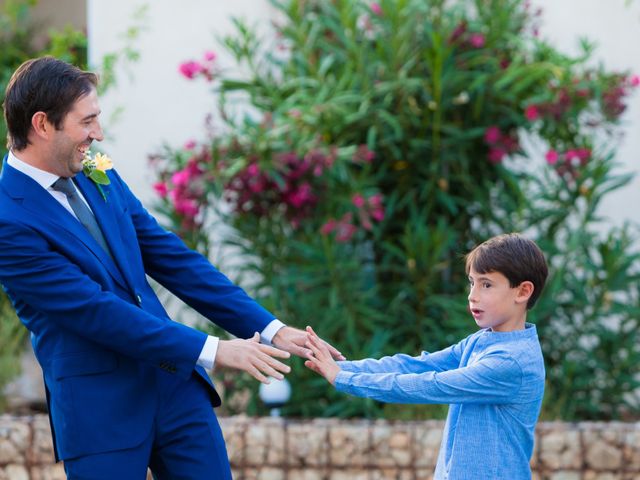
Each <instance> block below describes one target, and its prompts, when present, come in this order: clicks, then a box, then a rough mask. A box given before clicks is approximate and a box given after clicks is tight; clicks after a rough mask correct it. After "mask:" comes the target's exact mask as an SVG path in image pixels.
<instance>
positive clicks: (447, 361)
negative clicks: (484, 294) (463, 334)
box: [338, 338, 467, 373]
mask: <svg viewBox="0 0 640 480" xmlns="http://www.w3.org/2000/svg"><path fill="white" fill-rule="evenodd" d="M466 342H467V338H465V339H464V340H462V341H460V342H459V343H456V344H454V345H451V346H450V347H448V348H445V349H444V350H440V351H438V352H433V353H428V352H422V354H421V355H419V356H416V357H413V356H410V355H405V354H403V353H399V354H397V355H393V356H390V357H383V358H381V359H379V360H376V359H373V358H365V359H364V360H354V361H350V362H349V361H342V362H338V365H339V366H340V369H341V370H343V371H345V372H354V373H356V372H357V373H423V372H430V371H434V372H444V371H447V370H452V369H454V368H458V367H459V366H460V359H461V358H462V352H463V351H464V347H465V344H466Z"/></svg>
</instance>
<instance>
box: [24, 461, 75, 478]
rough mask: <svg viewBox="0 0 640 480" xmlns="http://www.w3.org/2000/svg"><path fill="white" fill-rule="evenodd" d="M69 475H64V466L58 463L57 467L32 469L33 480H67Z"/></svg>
mask: <svg viewBox="0 0 640 480" xmlns="http://www.w3.org/2000/svg"><path fill="white" fill-rule="evenodd" d="M66 479H67V475H66V474H65V473H64V465H63V464H62V463H56V464H55V465H49V466H39V467H32V468H31V480H66Z"/></svg>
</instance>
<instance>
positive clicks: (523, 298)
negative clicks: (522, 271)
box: [516, 280, 535, 303]
mask: <svg viewBox="0 0 640 480" xmlns="http://www.w3.org/2000/svg"><path fill="white" fill-rule="evenodd" d="M516 288H517V289H518V292H517V296H516V303H527V302H528V301H529V298H531V295H533V291H534V290H535V287H534V286H533V282H530V281H529V280H525V281H524V282H522V283H521V284H520V285H518V286H517V287H516Z"/></svg>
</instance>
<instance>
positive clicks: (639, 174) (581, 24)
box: [533, 0, 640, 224]
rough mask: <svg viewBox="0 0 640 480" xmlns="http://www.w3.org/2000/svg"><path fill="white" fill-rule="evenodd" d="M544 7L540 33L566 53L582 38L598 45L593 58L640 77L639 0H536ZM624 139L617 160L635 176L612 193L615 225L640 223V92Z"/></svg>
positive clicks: (607, 212) (608, 209) (608, 207)
mask: <svg viewBox="0 0 640 480" xmlns="http://www.w3.org/2000/svg"><path fill="white" fill-rule="evenodd" d="M533 4H534V5H535V6H536V7H540V8H542V9H543V17H542V18H543V22H542V26H541V35H542V36H544V37H545V38H548V39H550V40H551V41H552V43H553V44H554V45H556V46H558V47H560V48H561V49H562V50H563V51H566V52H568V53H577V52H578V51H579V49H578V39H579V38H580V37H585V38H587V39H589V40H590V41H592V42H595V43H596V45H597V50H596V52H595V55H594V58H596V59H597V60H598V61H599V62H602V64H604V65H605V66H606V67H607V68H608V69H610V70H618V71H626V70H631V71H632V72H633V73H636V74H638V75H640V54H639V53H638V46H639V45H640V1H638V0H533ZM623 122H624V133H625V135H624V137H623V138H622V139H621V141H620V142H619V148H618V150H617V160H618V161H619V162H620V163H621V164H622V167H621V170H624V171H626V172H635V173H636V178H635V179H634V180H633V182H632V183H631V184H630V185H629V186H627V187H626V188H624V189H622V190H620V191H618V192H615V193H612V194H611V195H610V196H609V197H608V198H606V199H605V200H604V202H603V204H602V209H601V213H602V215H603V216H606V217H608V218H609V220H610V221H611V222H612V223H615V224H620V223H622V222H623V221H625V220H632V221H634V222H640V210H639V209H638V207H639V206H640V131H639V128H640V88H639V89H636V92H635V94H633V95H632V96H631V100H630V102H629V107H628V109H627V111H626V113H625V115H624V116H623Z"/></svg>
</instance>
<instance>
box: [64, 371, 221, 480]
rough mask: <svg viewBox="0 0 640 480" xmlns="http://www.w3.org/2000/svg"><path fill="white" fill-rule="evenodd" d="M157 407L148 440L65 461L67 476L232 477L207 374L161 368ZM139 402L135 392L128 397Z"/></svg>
mask: <svg viewBox="0 0 640 480" xmlns="http://www.w3.org/2000/svg"><path fill="white" fill-rule="evenodd" d="M157 377H158V382H157V388H158V399H159V402H158V409H157V412H156V415H155V422H154V425H153V428H152V430H151V432H149V435H148V436H147V438H146V440H145V441H144V442H143V443H142V444H140V445H138V446H137V447H135V448H130V449H126V450H117V451H112V452H104V453H99V454H95V455H86V456H83V457H78V458H74V459H68V460H66V461H65V462H64V467H65V471H66V473H67V478H68V479H69V480H89V479H91V480H102V479H104V480H107V479H109V480H113V479H115V478H117V479H118V480H145V479H146V475H147V467H149V468H150V469H151V471H152V473H153V477H154V479H156V480H206V479H211V480H231V469H230V466H229V459H228V457H227V451H226V447H225V443H224V438H223V436H222V431H221V429H220V425H219V423H218V419H217V418H216V415H215V413H214V411H213V407H212V405H211V396H210V392H209V390H208V389H207V387H206V386H205V384H204V380H201V379H200V378H198V377H199V376H198V375H197V374H195V373H194V374H193V375H192V376H191V377H190V378H189V380H187V381H184V380H183V379H180V378H178V377H177V376H176V375H171V374H168V373H165V372H163V371H162V370H158V372H157ZM130 401H132V402H135V398H132V399H130Z"/></svg>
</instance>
